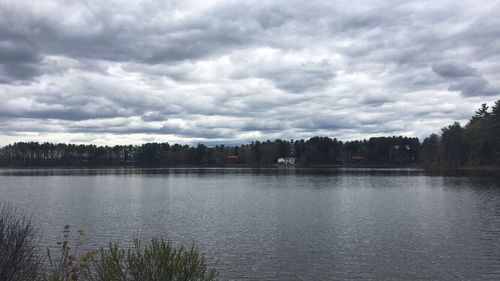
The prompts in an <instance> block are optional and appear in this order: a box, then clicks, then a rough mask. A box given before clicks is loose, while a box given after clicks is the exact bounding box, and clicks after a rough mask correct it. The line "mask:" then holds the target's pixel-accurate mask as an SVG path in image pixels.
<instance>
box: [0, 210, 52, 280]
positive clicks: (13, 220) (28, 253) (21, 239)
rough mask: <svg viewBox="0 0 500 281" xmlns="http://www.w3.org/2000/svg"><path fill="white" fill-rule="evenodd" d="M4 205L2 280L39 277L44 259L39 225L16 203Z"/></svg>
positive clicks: (0, 214)
mask: <svg viewBox="0 0 500 281" xmlns="http://www.w3.org/2000/svg"><path fill="white" fill-rule="evenodd" d="M0 207H1V208H0V280H2V281H31V280H39V278H40V276H41V273H42V264H43V262H42V259H41V256H40V254H39V251H38V247H37V246H38V245H37V242H38V239H37V235H36V229H35V228H34V227H33V225H32V224H31V220H30V218H29V217H27V216H26V215H24V214H22V213H19V212H18V211H17V209H16V208H14V207H13V206H11V205H3V206H0Z"/></svg>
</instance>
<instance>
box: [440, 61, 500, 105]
mask: <svg viewBox="0 0 500 281" xmlns="http://www.w3.org/2000/svg"><path fill="white" fill-rule="evenodd" d="M432 70H433V71H434V72H435V73H437V74H438V75H439V76H441V77H444V78H447V79H450V81H451V84H450V87H449V88H448V89H449V90H450V91H457V92H460V94H461V95H462V96H464V97H473V96H479V97H484V96H495V95H498V94H500V89H497V88H495V87H493V86H492V85H490V83H489V82H488V80H486V79H485V78H484V77H483V76H482V75H481V74H480V73H479V72H478V71H477V70H476V69H474V68H472V67H470V66H469V65H467V64H459V63H456V62H443V63H438V64H435V65H434V66H433V67H432Z"/></svg>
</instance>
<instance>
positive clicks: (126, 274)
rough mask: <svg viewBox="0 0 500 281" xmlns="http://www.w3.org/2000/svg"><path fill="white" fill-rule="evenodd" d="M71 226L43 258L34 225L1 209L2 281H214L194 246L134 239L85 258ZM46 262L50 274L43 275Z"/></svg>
mask: <svg viewBox="0 0 500 281" xmlns="http://www.w3.org/2000/svg"><path fill="white" fill-rule="evenodd" d="M70 234H71V230H70V227H69V226H68V225H66V226H65V227H64V230H63V232H62V241H60V242H58V245H59V246H60V247H59V248H58V251H56V252H51V251H50V250H48V249H47V252H46V256H43V255H41V254H40V252H41V251H40V249H39V247H38V244H37V243H38V241H39V240H38V235H37V231H36V229H35V228H34V227H33V226H32V223H31V220H30V219H29V218H28V217H26V216H25V215H23V214H20V213H19V212H18V211H17V210H16V209H15V208H13V207H11V206H6V207H3V208H2V209H1V210H0V280H2V281H31V280H36V281H77V280H84V281H212V280H217V278H218V273H217V271H216V269H215V268H214V267H211V266H209V265H208V264H207V262H206V260H205V257H204V256H203V255H202V254H200V253H199V252H198V250H197V249H196V247H195V246H194V245H192V246H191V247H187V248H186V247H184V246H180V247H175V246H174V245H173V244H172V243H171V242H170V241H168V240H165V239H164V238H163V237H161V236H159V237H155V238H152V239H151V240H148V241H146V242H144V241H142V240H141V239H139V238H136V239H134V241H133V246H132V247H127V248H123V247H121V246H120V245H119V244H118V243H114V242H110V243H109V244H108V245H107V246H106V247H102V248H100V249H98V250H93V251H87V252H84V253H83V254H81V255H78V253H79V247H80V246H81V245H82V241H83V237H84V235H85V233H84V232H83V231H81V230H80V231H78V238H77V239H76V240H75V241H74V243H72V241H71V239H70ZM44 261H48V264H49V269H46V270H44V269H43V266H42V265H43V264H44Z"/></svg>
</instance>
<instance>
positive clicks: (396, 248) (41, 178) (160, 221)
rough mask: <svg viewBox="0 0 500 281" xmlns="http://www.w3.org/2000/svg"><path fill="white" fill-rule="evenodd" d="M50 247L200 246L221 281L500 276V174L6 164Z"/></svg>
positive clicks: (15, 195)
mask: <svg viewBox="0 0 500 281" xmlns="http://www.w3.org/2000/svg"><path fill="white" fill-rule="evenodd" d="M0 202H11V203H14V204H15V205H16V206H17V207H19V208H20V209H22V210H24V211H26V212H28V213H30V214H32V216H33V220H34V222H35V224H36V225H37V226H39V228H40V229H41V233H42V235H43V240H42V243H43V245H44V246H49V247H55V246H56V245H55V243H56V241H58V240H60V238H61V233H60V232H61V230H62V228H63V227H64V225H65V224H69V225H71V226H72V229H73V232H74V233H76V230H77V229H80V228H82V229H84V230H85V232H86V233H87V235H86V237H85V247H87V248H93V247H97V246H102V245H105V244H106V243H107V242H108V241H109V240H115V241H120V242H121V243H123V244H125V245H128V244H129V243H130V241H131V239H132V238H133V237H134V236H135V235H141V236H142V237H151V236H153V235H163V236H165V237H167V238H169V239H170V240H172V241H173V242H174V243H176V244H178V243H184V244H187V245H191V244H192V243H193V242H194V243H195V244H196V245H197V246H198V248H199V250H200V251H201V252H203V253H205V255H206V257H207V258H208V260H209V261H210V262H215V261H217V260H218V263H217V268H218V269H219V271H220V273H221V279H222V280H338V279H341V280H346V279H356V280H372V279H378V280H415V279H419V280H437V279H439V280H457V279H459V280H500V177H495V176H489V175H488V176H484V175H483V176H464V175H446V176H445V175H436V174H432V175H431V174H427V173H425V172H423V171H421V170H418V169H347V168H343V169H342V168H336V169H335V168H330V169H327V168H325V169H292V168H291V169H272V168H269V169H239V168H232V169H230V168H228V169H219V168H213V169H211V168H207V169H181V168H179V169H103V170H98V169H34V170H22V169H0Z"/></svg>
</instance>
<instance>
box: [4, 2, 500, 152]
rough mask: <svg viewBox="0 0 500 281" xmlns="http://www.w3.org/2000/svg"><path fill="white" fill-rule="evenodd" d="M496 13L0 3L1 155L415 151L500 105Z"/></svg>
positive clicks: (456, 8)
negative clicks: (337, 142) (48, 143)
mask: <svg viewBox="0 0 500 281" xmlns="http://www.w3.org/2000/svg"><path fill="white" fill-rule="evenodd" d="M498 14H500V4H498V3H495V1H490V2H484V3H481V4H478V2H477V1H474V0H467V1H460V3H457V2H456V1H451V0H445V1H426V0H419V1H411V2H401V1H392V0H377V1H371V0H362V1H355V2H353V1H347V0H341V1H335V2H325V1H320V0H311V1H306V2H304V1H295V0H292V1H280V0H277V1H266V2H262V1H255V0H238V1H233V2H225V1H223V2H219V1H203V2H200V1H194V0H193V1H191V0H186V1H158V0H147V1H141V2H132V1H131V2H126V3H124V2H123V1H106V3H103V2H102V1H97V0H90V1H84V2H81V1H59V0H55V1H48V0H40V1H36V3H35V2H33V1H27V0H16V1H14V0H7V1H1V2H0V38H1V39H0V99H1V100H2V102H1V103H0V142H1V143H8V142H12V141H16V140H27V139H30V138H32V139H40V140H42V139H43V140H52V141H64V140H66V141H70V140H75V141H78V142H95V143H106V144H113V143H115V142H116V143H118V142H119V143H123V142H124V143H127V142H142V141H144V140H157V141H162V140H163V141H165V140H167V141H179V142H186V143H197V142H205V143H212V144H213V143H219V144H220V143H238V142H244V141H248V140H253V139H267V138H300V137H310V136H313V135H316V134H321V135H328V136H333V137H338V138H344V139H352V138H361V137H369V136H372V135H381V134H405V135H413V136H420V137H422V136H424V135H426V134H428V133H430V132H433V131H439V128H440V127H442V126H445V125H447V124H448V123H450V122H451V121H452V120H454V119H458V121H464V119H466V118H467V116H468V115H471V114H472V113H473V112H474V109H475V108H476V107H477V106H478V105H479V104H481V103H483V102H489V103H491V102H492V101H494V100H495V99H498V97H499V94H500V91H499V89H500V61H499V59H500V57H499V56H498V54H499V53H500V45H498V40H497V39H496V38H499V37H500V22H499V20H498V16H497V15H498Z"/></svg>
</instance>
